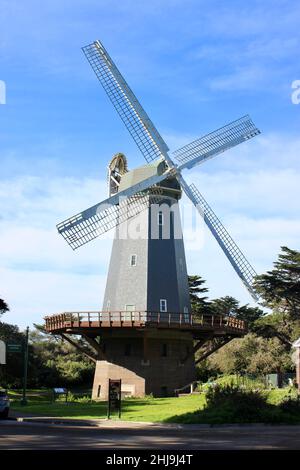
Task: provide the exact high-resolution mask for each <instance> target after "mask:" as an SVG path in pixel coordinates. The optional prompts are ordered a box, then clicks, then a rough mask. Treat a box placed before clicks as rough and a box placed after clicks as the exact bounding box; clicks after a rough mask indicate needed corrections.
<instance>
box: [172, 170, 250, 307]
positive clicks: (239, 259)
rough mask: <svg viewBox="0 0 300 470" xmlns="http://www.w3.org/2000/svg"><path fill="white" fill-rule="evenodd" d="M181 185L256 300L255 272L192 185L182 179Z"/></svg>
mask: <svg viewBox="0 0 300 470" xmlns="http://www.w3.org/2000/svg"><path fill="white" fill-rule="evenodd" d="M181 184H182V187H183V189H184V191H185V193H186V194H187V196H188V197H189V198H190V199H191V201H192V202H193V204H194V205H195V207H196V208H197V210H198V212H199V213H200V214H201V216H202V217H203V218H204V221H205V223H206V225H207V226H208V227H209V229H210V231H211V233H212V234H213V236H214V237H215V239H216V240H217V242H218V244H219V245H220V247H221V248H222V250H223V252H224V253H225V255H226V256H227V258H228V260H229V262H230V263H231V265H232V266H233V268H234V270H235V271H236V273H237V274H238V276H239V277H240V279H241V280H242V282H243V283H244V285H245V286H246V288H247V289H248V291H249V293H250V294H251V296H252V297H253V298H254V299H255V300H257V299H258V297H257V294H256V292H255V290H254V288H253V282H254V278H255V276H256V275H257V273H256V271H255V270H254V268H253V267H252V266H251V264H250V263H249V261H248V260H247V259H246V257H245V256H244V254H243V253H242V251H241V250H240V249H239V247H238V246H237V244H236V243H235V241H234V240H233V238H232V237H231V236H230V235H229V233H228V231H227V230H226V228H225V227H224V225H223V224H222V222H221V221H220V219H219V218H218V217H217V215H216V214H215V213H214V211H213V210H212V208H211V207H210V205H209V204H208V202H207V201H206V200H205V198H204V197H203V195H202V194H201V193H200V191H199V190H198V189H197V188H196V186H195V185H194V184H191V185H188V184H187V183H186V182H185V181H184V180H183V179H181Z"/></svg>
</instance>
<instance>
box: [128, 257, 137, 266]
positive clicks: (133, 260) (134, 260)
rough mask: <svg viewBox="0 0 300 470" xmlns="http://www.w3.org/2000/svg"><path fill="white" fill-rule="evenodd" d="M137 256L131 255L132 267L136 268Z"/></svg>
mask: <svg viewBox="0 0 300 470" xmlns="http://www.w3.org/2000/svg"><path fill="white" fill-rule="evenodd" d="M136 261H137V255H131V257H130V266H136Z"/></svg>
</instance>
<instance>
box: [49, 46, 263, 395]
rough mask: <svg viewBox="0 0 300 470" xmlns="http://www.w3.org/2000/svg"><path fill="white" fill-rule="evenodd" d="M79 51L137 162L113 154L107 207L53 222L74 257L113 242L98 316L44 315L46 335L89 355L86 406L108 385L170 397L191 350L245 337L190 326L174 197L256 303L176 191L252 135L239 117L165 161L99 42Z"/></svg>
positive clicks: (211, 218)
mask: <svg viewBox="0 0 300 470" xmlns="http://www.w3.org/2000/svg"><path fill="white" fill-rule="evenodd" d="M83 51H84V53H85V55H86V57H87V59H88V61H89V63H90V65H91V66H92V68H93V70H94V72H95V74H96V76H97V78H98V79H99V81H100V82H101V84H102V85H103V88H104V90H105V91H106V93H107V95H108V97H109V98H110V100H111V102H112V104H113V105H114V107H115V109H116V110H117V112H118V114H119V115H120V117H121V119H122V120H123V122H124V124H125V126H126V127H127V129H128V130H129V132H130V134H131V136H132V137H133V139H134V141H135V142H136V144H137V145H138V147H139V149H140V151H141V153H142V155H143V156H144V158H145V160H146V162H147V163H146V164H145V165H143V166H141V167H138V168H136V169H134V170H131V171H128V168H127V160H126V158H125V156H124V155H123V154H117V155H115V156H114V157H113V159H112V161H111V163H110V165H109V170H108V185H109V197H108V199H106V200H104V201H102V202H100V203H98V204H96V205H95V206H93V207H91V208H89V209H86V210H84V211H82V212H80V213H79V214H77V215H75V216H73V217H71V218H69V219H67V220H65V221H64V222H62V223H60V224H58V226H57V228H58V231H59V233H60V234H61V235H62V236H63V237H64V238H65V239H66V241H67V242H68V244H69V245H70V246H71V247H72V248H73V249H74V250H75V249H77V248H79V247H80V246H82V245H84V244H85V243H88V242H89V241H91V240H93V239H94V238H96V237H98V236H99V235H101V234H103V233H105V232H106V231H108V230H110V229H112V228H115V230H116V234H115V239H114V242H113V248H112V253H111V260H110V265H109V272H108V277H107V285H106V290H105V295H104V301H103V308H102V311H101V312H75V313H74V312H72V313H65V314H61V315H54V316H52V317H47V318H46V328H47V329H48V331H50V332H53V333H56V334H62V335H63V336H64V337H65V338H67V335H68V334H81V335H82V336H83V337H84V338H85V339H86V340H87V341H88V342H89V344H90V345H91V346H93V348H94V349H95V350H96V357H95V362H96V370H95V378H94V386H93V397H94V398H105V397H106V396H107V383H108V379H109V378H111V379H116V378H117V379H118V378H122V387H123V392H124V393H127V394H131V395H134V396H142V395H144V394H148V393H153V394H154V395H155V396H164V395H172V394H174V390H175V389H179V388H181V387H183V386H185V385H186V384H189V383H191V382H192V381H193V380H194V379H195V360H194V353H195V351H197V349H199V348H201V347H202V346H203V345H204V344H205V343H206V342H207V341H208V340H212V339H213V338H216V341H215V343H214V345H213V346H212V348H211V349H210V352H211V351H212V350H216V349H217V348H218V347H220V346H221V345H222V344H225V343H226V342H228V341H229V340H231V339H232V338H233V337H236V336H240V335H242V334H244V333H245V331H246V330H245V325H244V324H243V322H238V321H237V320H235V321H234V320H233V319H228V318H227V319H224V318H221V317H218V318H215V317H213V316H209V318H202V319H201V320H199V321H195V320H194V319H193V315H192V311H191V306H190V301H189V289H188V278H187V269H186V261H185V253H184V243H183V239H182V231H181V224H180V215H179V208H178V203H179V200H180V198H181V194H182V191H184V192H185V194H186V195H187V196H188V198H189V199H190V200H191V202H192V203H193V204H194V206H195V207H196V209H197V211H198V212H199V213H200V215H201V216H202V217H203V218H204V221H205V222H206V224H207V225H208V227H209V229H210V231H211V233H212V234H213V236H214V237H215V239H216V241H217V242H218V244H219V246H220V247H221V248H222V250H223V252H224V253H225V255H226V256H227V258H228V260H229V262H230V263H231V265H232V266H233V268H234V269H235V271H236V273H237V274H238V276H239V277H240V279H241V280H242V282H243V283H244V285H245V286H246V288H247V289H248V291H249V292H250V294H251V295H252V296H253V297H254V298H256V297H255V292H254V290H253V287H252V283H253V278H254V276H255V275H256V273H255V271H254V269H253V268H252V266H251V265H250V264H249V262H248V261H247V260H246V258H245V257H244V255H243V254H242V252H241V251H240V249H239V248H238V246H237V245H236V244H235V242H234V241H233V239H232V238H231V236H230V235H229V233H228V232H227V230H226V229H225V228H224V226H223V225H222V223H221V222H220V220H219V219H218V218H217V216H216V215H215V213H214V212H213V210H212V209H211V207H210V206H209V204H208V203H207V202H206V200H205V199H204V197H203V196H202V194H200V192H199V191H198V189H197V188H196V187H195V186H194V185H193V184H192V185H188V184H187V183H186V181H185V180H184V178H183V176H182V171H183V170H185V169H191V168H193V167H194V166H196V165H199V164H202V163H204V162H205V161H206V160H208V159H210V158H212V157H214V156H216V155H218V154H220V153H222V152H224V151H225V150H227V149H230V148H232V147H234V146H236V145H238V144H240V143H242V142H244V141H246V140H248V139H250V138H252V137H254V136H255V135H257V134H259V130H258V129H257V128H256V127H255V125H254V124H253V122H252V120H251V119H250V117H249V116H244V117H242V118H240V119H238V120H236V121H234V122H231V123H230V124H228V125H226V126H224V127H222V128H221V129H218V130H216V131H214V132H212V133H210V134H208V135H206V136H204V137H201V138H200V139H197V140H195V141H194V142H192V143H190V144H188V145H186V146H185V147H183V148H181V149H179V150H177V151H176V152H173V155H174V157H175V159H176V161H177V163H174V161H173V160H172V159H171V157H170V154H169V148H168V147H167V145H166V143H165V142H164V140H163V139H162V137H161V136H160V134H159V132H158V131H157V129H156V128H155V126H154V125H153V123H152V122H151V120H150V119H149V117H148V115H147V114H146V112H145V111H144V110H143V108H142V106H141V105H140V103H139V101H138V100H137V98H136V97H135V95H134V94H133V92H132V90H131V89H130V88H129V86H128V84H127V83H126V81H125V79H124V78H123V77H122V75H121V73H120V72H119V70H118V69H117V67H116V65H115V64H114V63H113V61H112V59H111V58H110V56H109V54H108V52H107V51H106V50H105V48H104V47H103V45H102V44H101V43H100V41H95V42H94V43H92V44H90V45H88V46H86V47H84V48H83ZM195 340H197V343H196V344H195ZM205 354H206V356H207V355H208V354H209V351H208V352H206V353H204V356H205ZM206 356H205V357H206Z"/></svg>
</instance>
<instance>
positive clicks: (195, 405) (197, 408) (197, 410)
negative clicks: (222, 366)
mask: <svg viewBox="0 0 300 470" xmlns="http://www.w3.org/2000/svg"><path fill="white" fill-rule="evenodd" d="M265 393H266V394H267V403H268V404H269V405H270V407H269V408H268V409H267V410H266V414H264V415H263V416H264V417H265V418H263V419H265V421H264V422H273V423H276V422H277V423H279V422H283V423H290V424H294V423H300V414H299V412H298V411H297V412H296V413H294V412H293V413H292V414H291V413H289V414H286V413H283V412H282V410H280V409H279V407H278V405H279V404H280V403H281V402H282V400H283V399H284V398H285V397H287V396H289V394H290V393H291V390H290V389H288V388H285V389H275V390H271V391H269V392H265ZM9 394H10V397H11V400H12V409H13V410H16V411H20V412H22V413H29V414H33V415H37V416H51V417H61V418H77V419H99V418H106V413H107V403H106V402H88V400H87V399H86V402H80V401H77V400H76V399H75V401H71V402H68V403H65V402H64V401H56V402H55V403H52V402H51V393H49V392H48V393H47V391H45V390H44V391H41V390H29V391H28V394H27V396H28V405H27V406H21V405H20V397H21V394H20V392H10V393H9ZM205 405H206V399H205V394H204V393H201V394H199V395H188V396H183V397H178V398H152V397H145V398H128V399H124V400H123V401H122V420H125V421H144V422H147V421H148V422H170V423H208V424H221V423H229V422H255V418H254V417H252V415H251V416H250V418H249V417H246V418H245V417H243V416H242V415H238V416H234V415H233V414H232V411H233V410H232V408H231V409H229V408H228V407H227V408H226V406H225V407H224V406H222V407H217V408H210V409H206V408H205ZM116 417H117V416H116ZM253 420H254V421H253ZM256 422H257V421H256Z"/></svg>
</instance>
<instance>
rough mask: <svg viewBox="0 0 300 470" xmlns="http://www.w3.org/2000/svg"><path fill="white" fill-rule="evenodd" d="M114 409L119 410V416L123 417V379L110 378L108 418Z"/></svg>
mask: <svg viewBox="0 0 300 470" xmlns="http://www.w3.org/2000/svg"><path fill="white" fill-rule="evenodd" d="M112 410H115V411H118V414H119V418H121V379H120V380H113V379H108V407H107V418H108V419H109V418H110V415H111V412H112Z"/></svg>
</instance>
